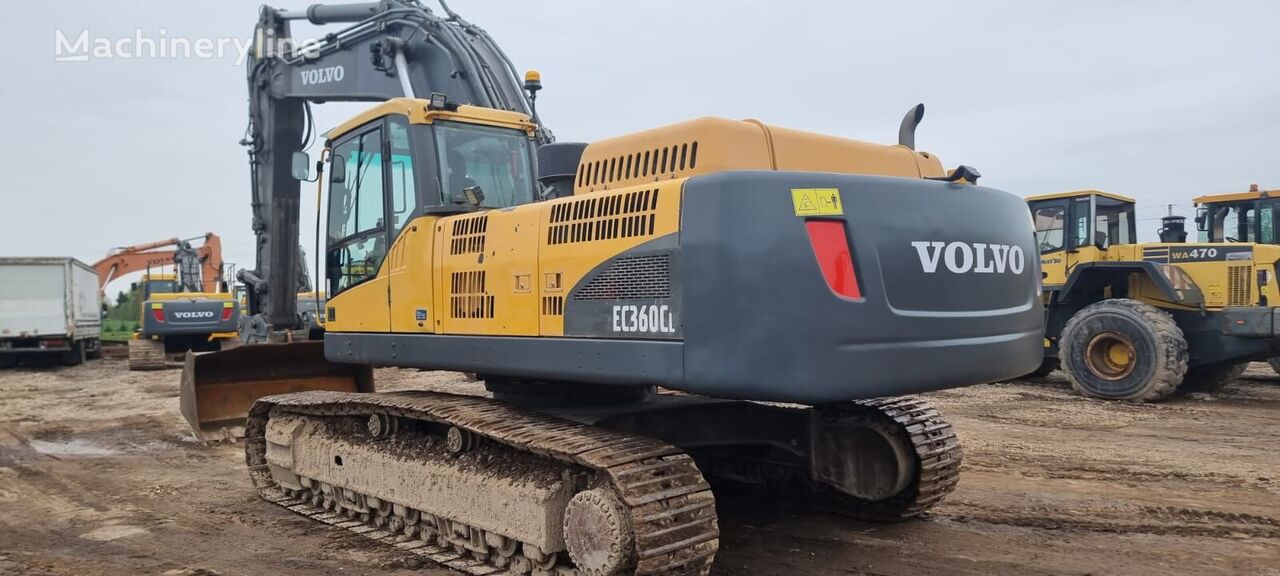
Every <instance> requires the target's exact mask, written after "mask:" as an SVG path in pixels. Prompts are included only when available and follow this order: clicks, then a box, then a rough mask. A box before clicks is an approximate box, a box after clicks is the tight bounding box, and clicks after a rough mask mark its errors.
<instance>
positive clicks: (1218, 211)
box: [1194, 186, 1280, 244]
mask: <svg viewBox="0 0 1280 576" xmlns="http://www.w3.org/2000/svg"><path fill="white" fill-rule="evenodd" d="M1194 202H1195V204H1196V230H1198V231H1199V236H1200V241H1202V242H1254V243H1258V244H1280V219H1277V218H1276V216H1280V190H1258V188H1257V186H1253V187H1252V188H1251V189H1250V191H1249V192H1243V193H1236V194H1214V195H1208V196H1200V197H1199V198H1196V199H1194Z"/></svg>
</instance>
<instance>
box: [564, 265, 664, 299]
mask: <svg viewBox="0 0 1280 576" xmlns="http://www.w3.org/2000/svg"><path fill="white" fill-rule="evenodd" d="M670 297H671V255H669V254H655V255H651V256H624V257H622V258H618V259H617V260H614V262H613V264H612V265H610V266H609V268H608V269H607V270H605V271H604V272H603V273H601V274H600V275H599V276H596V277H595V278H592V279H591V281H590V282H588V283H587V284H586V285H585V286H583V287H582V288H581V289H579V290H577V291H576V292H574V294H573V299H574V300H625V299H644V298H670Z"/></svg>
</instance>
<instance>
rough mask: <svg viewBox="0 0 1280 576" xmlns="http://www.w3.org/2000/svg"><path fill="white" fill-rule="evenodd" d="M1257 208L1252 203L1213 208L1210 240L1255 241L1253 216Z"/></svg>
mask: <svg viewBox="0 0 1280 576" xmlns="http://www.w3.org/2000/svg"><path fill="white" fill-rule="evenodd" d="M1256 213H1257V210H1256V209H1255V207H1254V205H1253V204H1252V203H1248V204H1228V205H1226V206H1221V207H1218V208H1215V209H1214V212H1213V226H1212V228H1213V233H1212V237H1211V238H1210V240H1212V241H1214V242H1224V241H1225V242H1256V241H1257V240H1258V238H1257V234H1255V232H1254V231H1255V230H1256V229H1255V228H1254V218H1255V216H1256Z"/></svg>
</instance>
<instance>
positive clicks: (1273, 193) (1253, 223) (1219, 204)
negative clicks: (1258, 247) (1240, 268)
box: [1194, 184, 1280, 374]
mask: <svg viewBox="0 0 1280 576" xmlns="http://www.w3.org/2000/svg"><path fill="white" fill-rule="evenodd" d="M1194 202H1195V206H1196V219H1195V222H1196V229H1197V230H1198V231H1199V232H1200V235H1201V238H1200V239H1201V240H1208V241H1210V242H1256V243H1259V244H1280V239H1278V238H1280V237H1277V235H1276V232H1277V230H1276V225H1277V221H1276V219H1275V215H1276V205H1277V203H1278V202H1280V190H1260V189H1259V188H1258V185H1257V184H1250V185H1249V191H1248V192H1233V193H1227V194H1209V195H1205V196H1200V197H1197V198H1195V199H1194ZM1267 363H1268V364H1270V365H1271V369H1272V370H1274V371H1275V372H1276V373H1277V374H1280V357H1277V356H1272V357H1271V358H1268V359H1267Z"/></svg>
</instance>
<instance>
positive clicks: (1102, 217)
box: [1027, 190, 1137, 287]
mask: <svg viewBox="0 0 1280 576" xmlns="http://www.w3.org/2000/svg"><path fill="white" fill-rule="evenodd" d="M1134 205H1135V202H1134V199H1132V198H1129V197H1127V196H1121V195H1119V194H1112V193H1109V192H1102V191H1100V190H1078V191H1074V192H1063V193H1059V194H1045V195H1041V196H1030V197H1028V198H1027V206H1028V208H1030V210H1031V218H1032V220H1033V221H1034V223H1035V229H1036V245H1037V246H1038V247H1039V249H1040V264H1041V268H1042V272H1043V275H1044V285H1045V286H1046V287H1053V286H1061V285H1062V284H1064V283H1066V281H1067V275H1068V274H1069V273H1070V271H1071V268H1072V267H1074V266H1075V265H1076V264H1078V263H1080V262H1091V261H1095V260H1100V259H1103V256H1104V255H1105V254H1106V252H1107V250H1108V249H1110V248H1111V247H1112V246H1119V245H1127V244H1136V243H1137V232H1136V228H1135V225H1136V223H1137V222H1136V218H1135V216H1134Z"/></svg>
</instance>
